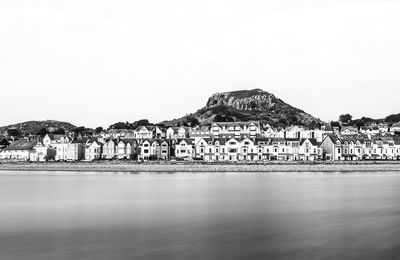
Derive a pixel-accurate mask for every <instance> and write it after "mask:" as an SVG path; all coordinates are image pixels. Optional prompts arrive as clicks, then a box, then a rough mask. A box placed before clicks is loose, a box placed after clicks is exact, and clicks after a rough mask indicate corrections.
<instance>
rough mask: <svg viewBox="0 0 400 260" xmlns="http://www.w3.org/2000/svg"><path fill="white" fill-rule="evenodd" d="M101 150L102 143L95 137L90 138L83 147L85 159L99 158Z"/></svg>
mask: <svg viewBox="0 0 400 260" xmlns="http://www.w3.org/2000/svg"><path fill="white" fill-rule="evenodd" d="M102 150H103V143H101V142H100V141H98V139H97V138H91V139H90V140H89V141H88V142H87V143H86V147H85V150H84V151H85V160H87V161H93V160H98V159H100V158H101V154H102Z"/></svg>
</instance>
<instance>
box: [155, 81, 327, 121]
mask: <svg viewBox="0 0 400 260" xmlns="http://www.w3.org/2000/svg"><path fill="white" fill-rule="evenodd" d="M193 118H196V119H197V120H198V121H199V122H200V123H202V124H208V123H211V122H215V121H216V122H221V121H252V120H257V121H262V122H264V123H268V124H271V125H279V126H287V125H292V124H298V125H308V126H311V125H316V124H318V123H323V122H322V121H321V120H319V119H317V118H315V117H313V116H311V115H310V114H307V113H305V112H304V111H303V110H300V109H298V108H295V107H293V106H291V105H289V104H287V103H285V102H284V101H282V100H281V99H279V98H278V97H276V96H275V95H274V94H272V93H269V92H267V91H263V90H261V89H253V90H241V91H232V92H222V93H216V94H214V95H212V96H211V97H210V98H209V99H208V101H207V104H206V106H205V107H203V108H202V109H199V110H198V111H197V112H195V113H193V114H190V115H188V116H185V117H182V118H179V119H175V120H172V121H165V122H163V123H164V124H166V125H182V124H185V123H188V122H190V121H193Z"/></svg>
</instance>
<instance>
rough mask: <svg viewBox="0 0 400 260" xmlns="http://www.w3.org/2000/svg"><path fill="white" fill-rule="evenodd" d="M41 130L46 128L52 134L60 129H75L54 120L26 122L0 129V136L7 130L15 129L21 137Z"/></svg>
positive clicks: (65, 123) (69, 124)
mask: <svg viewBox="0 0 400 260" xmlns="http://www.w3.org/2000/svg"><path fill="white" fill-rule="evenodd" d="M43 128H46V129H47V130H48V131H49V132H53V131H55V130H58V129H61V128H62V129H64V130H68V131H70V130H72V129H74V128H76V126H75V125H73V124H71V123H68V122H60V121H55V120H45V121H27V122H23V123H17V124H13V125H8V126H2V127H0V135H4V134H6V133H7V130H8V129H17V130H18V131H19V132H20V133H21V134H22V135H27V134H28V135H29V134H36V133H37V132H38V131H40V130H41V129H43Z"/></svg>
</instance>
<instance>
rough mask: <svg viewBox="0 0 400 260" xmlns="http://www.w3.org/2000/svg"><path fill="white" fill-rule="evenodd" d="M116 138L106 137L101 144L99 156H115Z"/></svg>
mask: <svg viewBox="0 0 400 260" xmlns="http://www.w3.org/2000/svg"><path fill="white" fill-rule="evenodd" d="M116 147H117V139H106V140H105V142H104V145H103V153H102V156H101V158H103V159H115V158H117V149H116Z"/></svg>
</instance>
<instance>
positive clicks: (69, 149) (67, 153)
mask: <svg viewBox="0 0 400 260" xmlns="http://www.w3.org/2000/svg"><path fill="white" fill-rule="evenodd" d="M53 147H54V148H55V149H56V156H55V160H56V161H79V160H82V159H84V147H83V144H82V143H79V142H73V143H60V144H55V145H53Z"/></svg>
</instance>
